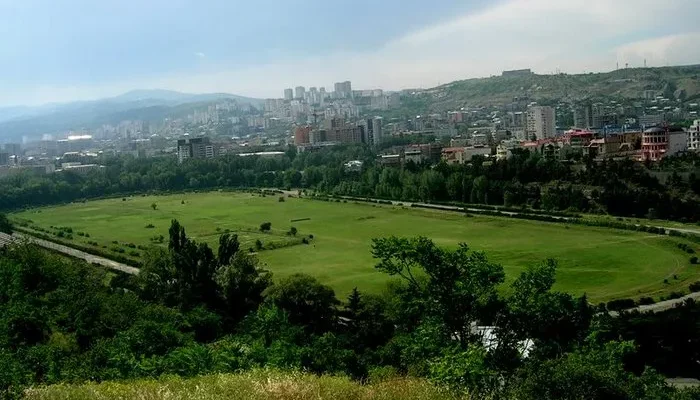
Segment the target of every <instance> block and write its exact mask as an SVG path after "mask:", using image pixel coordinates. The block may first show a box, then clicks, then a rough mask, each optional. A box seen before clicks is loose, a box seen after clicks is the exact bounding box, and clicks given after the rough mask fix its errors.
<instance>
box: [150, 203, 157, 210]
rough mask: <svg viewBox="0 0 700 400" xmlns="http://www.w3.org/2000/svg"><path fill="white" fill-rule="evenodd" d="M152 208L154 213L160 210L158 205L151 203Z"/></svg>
mask: <svg viewBox="0 0 700 400" xmlns="http://www.w3.org/2000/svg"><path fill="white" fill-rule="evenodd" d="M151 208H152V209H153V211H155V210H157V209H158V204H156V203H151Z"/></svg>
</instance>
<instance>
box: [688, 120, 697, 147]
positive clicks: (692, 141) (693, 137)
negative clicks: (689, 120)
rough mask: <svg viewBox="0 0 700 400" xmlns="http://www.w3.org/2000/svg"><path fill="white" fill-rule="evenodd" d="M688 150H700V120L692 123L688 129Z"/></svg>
mask: <svg viewBox="0 0 700 400" xmlns="http://www.w3.org/2000/svg"><path fill="white" fill-rule="evenodd" d="M687 133H688V150H693V151H698V150H700V119H696V120H695V121H693V125H691V126H690V128H688V132H687Z"/></svg>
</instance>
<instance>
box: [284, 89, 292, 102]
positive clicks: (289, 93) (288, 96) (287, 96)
mask: <svg viewBox="0 0 700 400" xmlns="http://www.w3.org/2000/svg"><path fill="white" fill-rule="evenodd" d="M284 99H285V100H292V99H294V91H293V90H292V89H284Z"/></svg>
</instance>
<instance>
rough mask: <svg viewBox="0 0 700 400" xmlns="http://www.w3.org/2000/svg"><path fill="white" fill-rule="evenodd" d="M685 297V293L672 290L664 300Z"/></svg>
mask: <svg viewBox="0 0 700 400" xmlns="http://www.w3.org/2000/svg"><path fill="white" fill-rule="evenodd" d="M681 297H683V293H681V292H671V293H669V294H668V296H666V297H664V298H663V299H664V300H675V299H680V298H681Z"/></svg>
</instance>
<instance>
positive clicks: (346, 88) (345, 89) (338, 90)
mask: <svg viewBox="0 0 700 400" xmlns="http://www.w3.org/2000/svg"><path fill="white" fill-rule="evenodd" d="M334 88H335V98H336V99H350V98H352V84H351V83H350V81H345V82H336V83H335V85H334Z"/></svg>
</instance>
